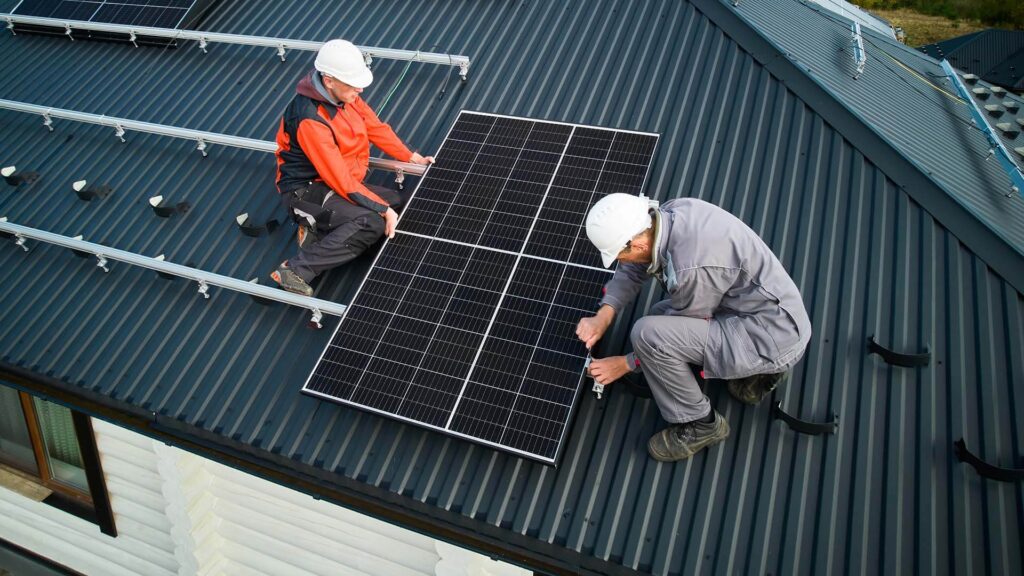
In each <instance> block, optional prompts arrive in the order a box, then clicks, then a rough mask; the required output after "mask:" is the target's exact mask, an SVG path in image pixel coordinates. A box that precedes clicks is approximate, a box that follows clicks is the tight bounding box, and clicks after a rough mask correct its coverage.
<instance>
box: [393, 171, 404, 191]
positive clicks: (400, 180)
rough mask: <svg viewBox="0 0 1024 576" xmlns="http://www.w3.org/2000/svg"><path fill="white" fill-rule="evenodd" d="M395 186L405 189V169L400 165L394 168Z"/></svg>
mask: <svg viewBox="0 0 1024 576" xmlns="http://www.w3.org/2000/svg"><path fill="white" fill-rule="evenodd" d="M395 188H398V189H399V190H405V170H403V169H402V168H401V167H399V168H398V169H397V170H395Z"/></svg>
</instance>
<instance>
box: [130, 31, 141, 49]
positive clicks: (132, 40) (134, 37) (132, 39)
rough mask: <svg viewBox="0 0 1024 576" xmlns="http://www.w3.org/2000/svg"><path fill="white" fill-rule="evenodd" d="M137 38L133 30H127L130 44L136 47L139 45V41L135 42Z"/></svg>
mask: <svg viewBox="0 0 1024 576" xmlns="http://www.w3.org/2000/svg"><path fill="white" fill-rule="evenodd" d="M137 39H138V37H137V36H135V30H131V31H129V32H128V41H129V42H131V43H132V46H135V47H136V48H138V47H139V43H138V42H136V40H137Z"/></svg>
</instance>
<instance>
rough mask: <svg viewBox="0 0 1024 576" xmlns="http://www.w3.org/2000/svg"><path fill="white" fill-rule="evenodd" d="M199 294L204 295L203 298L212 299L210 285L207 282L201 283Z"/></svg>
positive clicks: (202, 281)
mask: <svg viewBox="0 0 1024 576" xmlns="http://www.w3.org/2000/svg"><path fill="white" fill-rule="evenodd" d="M199 293H200V294H202V295H203V298H206V299H209V298H210V285H209V284H207V283H206V280H200V281H199Z"/></svg>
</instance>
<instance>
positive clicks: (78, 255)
mask: <svg viewBox="0 0 1024 576" xmlns="http://www.w3.org/2000/svg"><path fill="white" fill-rule="evenodd" d="M84 239H85V237H84V236H82V235H81V234H79V235H78V236H75V237H74V238H72V240H75V241H76V242H82V241H83V240H84ZM68 249H69V250H71V253H72V254H74V255H75V257H76V258H92V257H93V256H94V254H93V253H92V252H89V251H87V250H78V249H76V248H73V247H70V246H69V247H68Z"/></svg>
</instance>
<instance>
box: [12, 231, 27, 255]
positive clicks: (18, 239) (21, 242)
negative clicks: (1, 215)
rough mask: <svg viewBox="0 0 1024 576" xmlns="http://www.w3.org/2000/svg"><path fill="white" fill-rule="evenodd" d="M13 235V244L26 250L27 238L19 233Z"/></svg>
mask: <svg viewBox="0 0 1024 576" xmlns="http://www.w3.org/2000/svg"><path fill="white" fill-rule="evenodd" d="M14 237H15V240H14V245H15V246H20V247H21V249H22V250H24V251H25V252H28V251H29V250H28V246H27V245H26V244H27V243H28V238H25V236H23V235H21V234H15V235H14Z"/></svg>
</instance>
